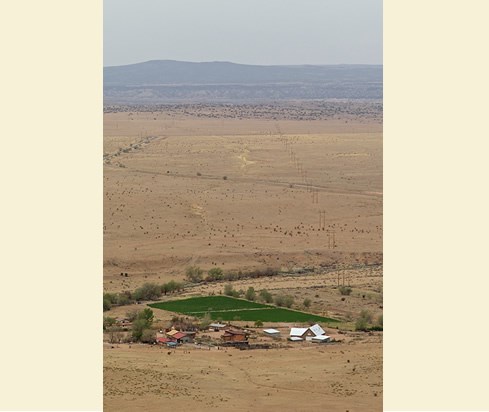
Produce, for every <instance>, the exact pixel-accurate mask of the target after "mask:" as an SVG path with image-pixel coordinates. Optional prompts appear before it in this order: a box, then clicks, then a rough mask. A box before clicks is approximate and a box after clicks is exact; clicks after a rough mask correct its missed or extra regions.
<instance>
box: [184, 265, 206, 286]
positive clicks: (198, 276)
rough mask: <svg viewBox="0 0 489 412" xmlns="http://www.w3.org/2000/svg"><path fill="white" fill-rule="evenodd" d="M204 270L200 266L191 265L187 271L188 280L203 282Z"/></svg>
mask: <svg viewBox="0 0 489 412" xmlns="http://www.w3.org/2000/svg"><path fill="white" fill-rule="evenodd" d="M203 274H204V271H203V270H202V269H201V268H199V267H198V266H189V267H188V268H187V270H186V271H185V276H186V277H187V280H188V281H189V282H192V283H199V282H202V277H203Z"/></svg>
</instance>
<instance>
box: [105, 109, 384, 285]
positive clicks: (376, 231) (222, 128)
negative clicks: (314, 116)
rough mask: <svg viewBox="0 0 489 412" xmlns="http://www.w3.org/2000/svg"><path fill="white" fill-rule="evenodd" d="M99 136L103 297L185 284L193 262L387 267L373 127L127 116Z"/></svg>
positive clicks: (108, 120)
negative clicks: (150, 284) (151, 285)
mask: <svg viewBox="0 0 489 412" xmlns="http://www.w3.org/2000/svg"><path fill="white" fill-rule="evenodd" d="M104 133H105V136H104V151H105V156H104V161H105V169H104V287H105V289H106V290H108V291H119V290H123V289H131V290H132V289H134V288H135V287H136V286H137V285H139V284H141V283H142V282H144V281H148V280H155V281H161V282H162V281H164V280H168V279H171V278H175V279H182V276H183V275H182V273H183V271H184V269H185V267H187V266H189V265H198V266H201V267H202V268H203V269H209V268H211V267H213V266H219V267H221V268H222V269H224V270H229V269H242V270H246V269H250V268H263V267H268V266H270V267H274V268H285V269H286V268H290V267H297V266H299V267H302V266H310V265H319V264H321V263H324V264H327V263H331V262H335V261H336V262H347V263H352V262H368V263H379V262H381V252H382V134H381V125H380V124H378V123H377V122H370V123H368V122H365V120H362V121H361V122H360V121H358V122H357V123H355V122H354V120H351V119H350V120H348V123H345V122H344V121H341V120H338V119H332V120H319V121H298V120H283V119H282V120H264V119H228V118H224V119H214V118H204V119H200V118H195V116H183V115H179V116H176V115H172V116H170V115H168V114H165V113H147V112H141V113H127V112H121V113H106V114H105V116H104ZM321 212H323V215H322V216H323V219H324V220H323V221H322V222H321V220H320V219H321ZM320 224H321V226H320ZM320 229H321V230H320ZM333 232H334V234H333ZM333 237H334V239H333ZM333 243H334V244H333ZM121 272H124V273H126V272H127V273H128V277H127V278H124V279H121V278H120V273H121Z"/></svg>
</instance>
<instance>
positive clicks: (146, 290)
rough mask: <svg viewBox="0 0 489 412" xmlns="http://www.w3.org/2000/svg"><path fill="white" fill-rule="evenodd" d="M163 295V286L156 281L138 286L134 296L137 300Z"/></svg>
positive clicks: (152, 298)
mask: <svg viewBox="0 0 489 412" xmlns="http://www.w3.org/2000/svg"><path fill="white" fill-rule="evenodd" d="M160 296H161V287H160V286H158V285H157V284H156V283H145V284H144V285H143V286H141V287H139V288H137V289H136V290H135V291H134V293H133V297H134V299H135V300H155V299H158V298H159V297H160Z"/></svg>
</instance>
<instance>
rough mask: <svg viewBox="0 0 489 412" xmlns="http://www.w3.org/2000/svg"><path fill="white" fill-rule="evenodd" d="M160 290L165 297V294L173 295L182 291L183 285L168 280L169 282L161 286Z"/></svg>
mask: <svg viewBox="0 0 489 412" xmlns="http://www.w3.org/2000/svg"><path fill="white" fill-rule="evenodd" d="M160 289H161V292H162V293H163V294H165V295H166V294H167V293H173V292H177V291H180V290H182V289H183V284H182V283H180V282H176V281H174V280H170V281H169V282H167V283H164V284H163V285H161V287H160Z"/></svg>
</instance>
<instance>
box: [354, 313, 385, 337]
mask: <svg viewBox="0 0 489 412" xmlns="http://www.w3.org/2000/svg"><path fill="white" fill-rule="evenodd" d="M383 323H384V315H379V316H378V317H377V319H375V321H374V318H373V315H372V313H370V312H369V311H368V310H362V311H361V312H360V316H359V317H358V319H357V321H356V322H355V330H357V331H364V332H367V331H372V330H383V329H384V325H383Z"/></svg>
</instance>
